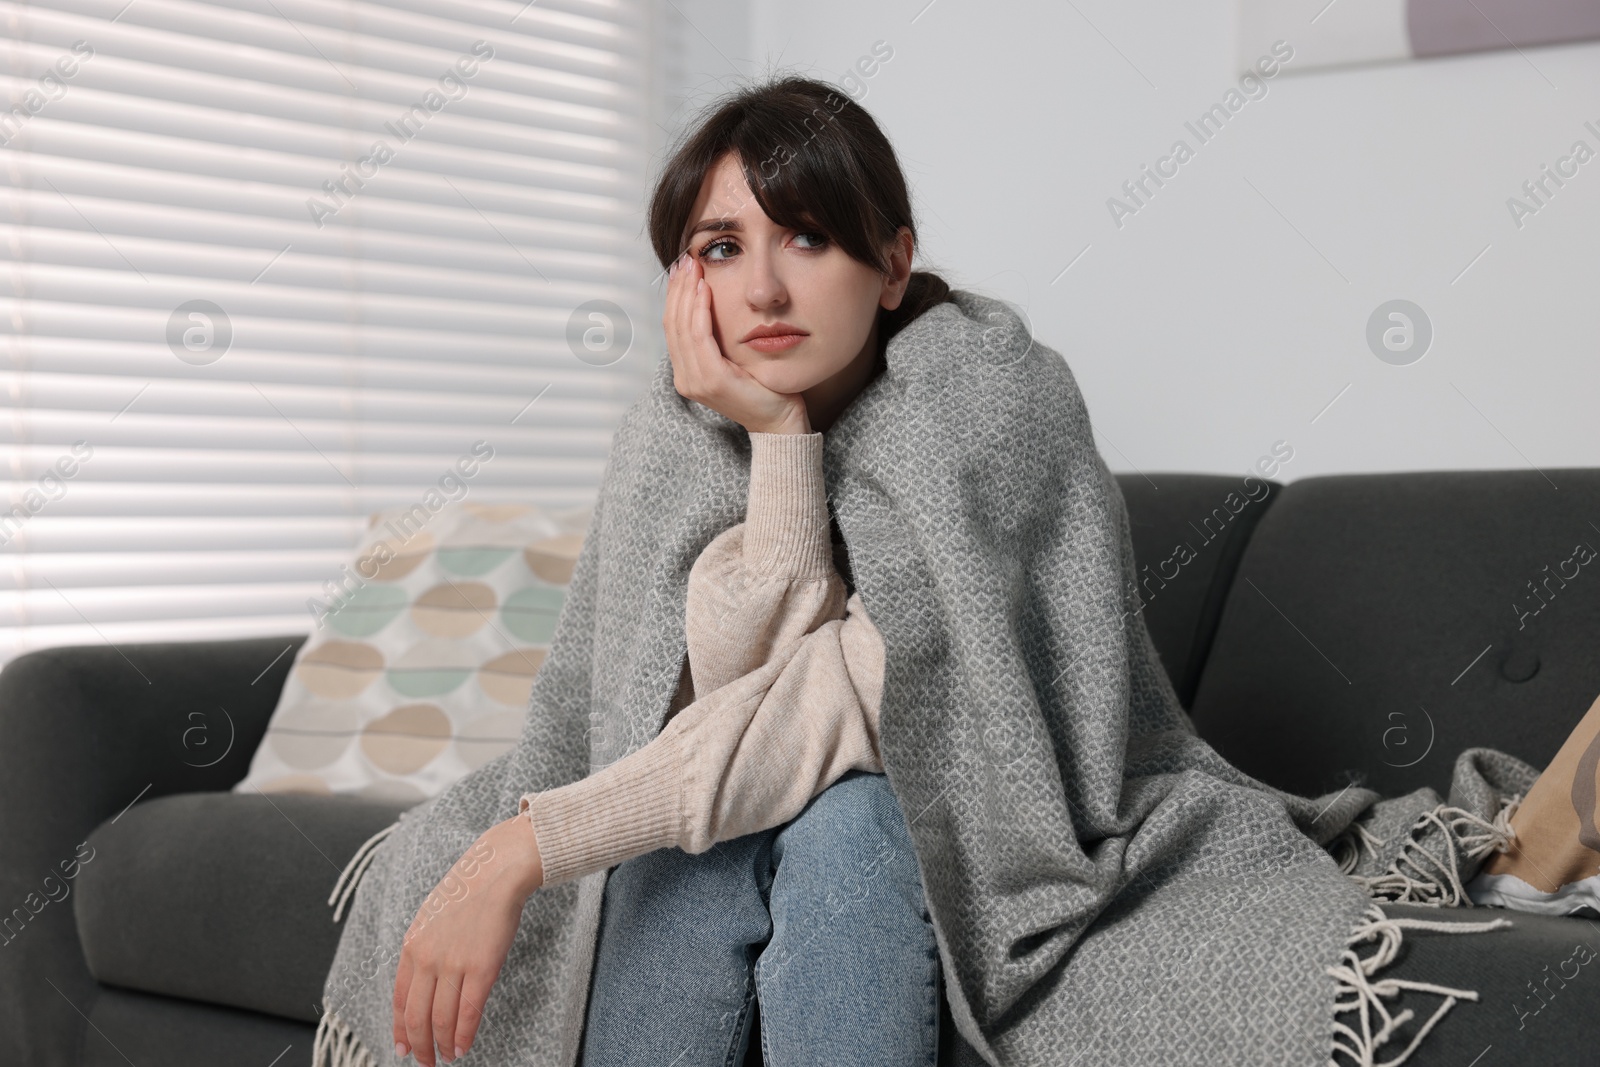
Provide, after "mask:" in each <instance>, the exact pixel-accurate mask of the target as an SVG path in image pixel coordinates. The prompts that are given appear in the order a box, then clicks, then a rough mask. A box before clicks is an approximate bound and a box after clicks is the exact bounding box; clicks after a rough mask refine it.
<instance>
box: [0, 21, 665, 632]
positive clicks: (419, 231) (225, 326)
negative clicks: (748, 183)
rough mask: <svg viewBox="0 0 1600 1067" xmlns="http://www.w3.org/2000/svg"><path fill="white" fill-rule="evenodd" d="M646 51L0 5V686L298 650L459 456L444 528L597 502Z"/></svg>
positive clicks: (639, 283)
mask: <svg viewBox="0 0 1600 1067" xmlns="http://www.w3.org/2000/svg"><path fill="white" fill-rule="evenodd" d="M648 23H649V14H648V10H647V9H646V0H609V2H608V0H538V2H537V3H524V2H523V0H373V2H342V0H207V2H199V0H134V2H133V3H131V4H130V3H127V2H126V0H52V2H51V4H50V5H49V7H48V8H40V7H33V6H30V5H27V4H22V3H15V2H10V0H0V26H3V27H4V31H5V36H6V40H5V43H4V45H3V46H0V107H3V108H5V109H8V110H4V111H3V112H0V198H3V202H4V210H3V211H0V253H3V255H4V257H5V263H4V268H3V269H0V323H3V325H0V330H3V331H4V356H3V362H0V416H3V417H0V456H3V457H4V460H5V471H4V474H5V477H6V479H7V481H6V486H7V494H6V497H5V499H4V501H3V503H0V606H3V609H4V610H3V612H0V662H3V661H4V660H7V659H10V658H13V657H14V656H16V655H17V654H19V653H21V652H24V651H27V650H29V649H33V648H39V647H43V646H47V645H59V644H80V643H85V644H86V643H103V642H111V643H113V644H117V645H120V644H123V643H128V642H137V641H150V640H185V639H193V638H218V637H235V636H245V635H252V634H287V633H307V632H310V631H311V630H312V629H313V627H314V622H313V619H312V616H311V614H310V613H309V612H308V610H307V608H306V603H307V601H308V600H309V599H310V598H313V597H319V596H321V595H322V594H323V583H324V582H325V581H329V580H336V579H337V578H338V577H339V570H340V565H341V564H342V563H344V562H346V561H347V560H348V559H349V558H350V555H351V552H352V550H353V546H354V544H355V543H356V541H357V539H358V538H359V536H360V535H361V532H362V530H363V529H364V528H365V526H366V522H367V516H368V515H369V514H371V513H372V512H374V511H377V510H380V509H383V508H390V507H398V506H410V505H413V504H416V503H419V502H421V501H422V499H423V496H424V494H425V493H426V492H427V491H428V490H429V488H430V487H435V486H437V485H438V483H439V481H440V479H441V478H442V477H445V476H446V475H447V474H448V473H449V472H450V471H451V470H452V468H453V466H454V464H455V463H456V461H457V460H458V459H459V458H462V457H470V456H471V454H472V450H473V446H474V443H475V442H478V441H484V442H487V443H488V444H489V446H491V447H492V448H493V450H494V454H493V458H492V459H490V460H488V461H486V462H480V465H479V467H478V470H477V473H476V474H474V475H473V476H472V477H470V478H466V479H462V481H463V482H464V483H465V485H466V490H465V493H466V499H469V500H478V501H482V502H507V501H516V502H528V503H537V504H540V505H544V506H549V507H554V508H572V507H582V506H586V505H588V504H590V503H592V501H593V499H594V491H595V488H596V486H597V484H598V481H599V477H600V472H601V470H602V468H603V465H604V461H605V456H606V451H607V449H608V448H609V445H610V441H611V434H612V431H613V429H614V427H615V426H616V423H617V421H618V419H619V418H620V417H621V414H622V412H623V410H624V409H625V407H626V405H627V404H628V403H629V402H630V401H631V400H632V399H633V397H635V396H637V395H638V392H639V389H640V388H641V387H642V385H643V382H644V379H645V377H646V376H647V374H648V367H649V365H650V363H651V362H652V361H653V358H654V353H653V351H651V348H652V347H653V346H652V345H651V344H650V342H649V337H650V331H641V332H640V336H639V337H637V338H636V339H635V340H634V341H633V342H632V344H631V347H630V348H629V349H628V350H627V353H626V355H624V356H621V358H617V356H618V355H620V353H621V349H620V347H619V348H617V349H615V350H614V351H613V352H611V353H609V354H608V353H605V352H601V353H599V354H595V353H592V352H588V351H585V352H584V354H583V358H580V356H579V354H578V353H577V352H576V351H575V348H574V345H573V344H572V343H571V342H569V339H568V338H569V335H570V334H571V329H570V328H569V323H570V322H572V321H574V320H575V319H577V320H578V321H581V322H582V323H585V324H587V323H588V322H589V321H590V320H589V319H588V317H587V315H586V314H584V315H581V316H580V315H579V310H580V306H581V305H584V304H586V303H587V302H589V301H595V300H600V301H609V302H610V303H611V304H612V305H615V306H616V307H619V308H621V309H622V312H623V313H624V315H625V316H626V318H625V319H623V320H619V327H621V329H620V330H619V333H618V334H617V336H620V337H626V336H627V329H626V326H625V325H624V324H628V323H631V324H638V323H641V322H642V321H644V319H645V317H646V316H645V304H644V295H645V294H646V292H647V290H648V287H647V285H646V284H645V283H646V282H647V281H648V279H649V277H650V275H651V273H653V272H652V271H651V268H650V266H649V265H648V262H647V256H646V255H645V249H644V246H643V241H642V237H641V229H642V227H641V205H640V190H641V189H642V188H643V184H644V170H645V166H646V160H647V158H648V156H649V153H650V151H651V149H652V147H653V145H654V143H655V142H654V140H653V139H652V138H651V137H648V136H647V133H646V131H647V127H649V126H650V122H649V120H648V116H649V114H650V112H649V110H648V108H649V101H648V100H647V96H648V93H649V89H650V85H649V76H648V74H647V72H648V71H649V70H650V62H649V60H650V56H649V55H648V54H647V53H648V50H649V46H650V42H649V40H648V39H647V37H646V36H645V34H646V33H647V32H648V31H647V30H646V29H644V28H642V27H645V26H647V25H648ZM430 93H433V94H435V95H433V96H431V97H430V95H429V94H430ZM380 141H381V142H383V145H384V146H385V150H384V151H381V152H375V151H374V148H375V146H376V144H377V143H378V142H380ZM196 301H203V302H207V305H208V306H202V307H200V308H199V310H200V311H201V312H202V314H203V315H204V316H206V317H202V318H192V317H189V316H188V314H187V312H188V310H189V309H188V307H187V306H188V305H190V304H191V303H193V302H196ZM210 305H214V306H215V307H216V308H220V309H221V312H222V314H221V315H220V316H218V315H215V314H212V313H210V311H209V306H210ZM186 329H187V330H190V331H192V332H190V333H189V335H188V336H189V339H190V341H191V342H193V343H194V344H196V345H198V346H199V347H197V348H194V349H191V348H188V347H186V346H185V345H184V343H183V339H184V331H185V330H186ZM224 337H226V338H227V344H226V348H225V350H224V349H223V347H222V345H221V344H220V340H221V339H222V338H224ZM219 352H220V353H221V354H220V355H218V354H217V353H219ZM69 469H70V471H71V474H70V476H65V475H66V472H67V471H68V470H69ZM52 471H54V472H55V473H52ZM460 496H461V494H460V492H459V491H457V492H456V493H455V497H456V498H457V499H460Z"/></svg>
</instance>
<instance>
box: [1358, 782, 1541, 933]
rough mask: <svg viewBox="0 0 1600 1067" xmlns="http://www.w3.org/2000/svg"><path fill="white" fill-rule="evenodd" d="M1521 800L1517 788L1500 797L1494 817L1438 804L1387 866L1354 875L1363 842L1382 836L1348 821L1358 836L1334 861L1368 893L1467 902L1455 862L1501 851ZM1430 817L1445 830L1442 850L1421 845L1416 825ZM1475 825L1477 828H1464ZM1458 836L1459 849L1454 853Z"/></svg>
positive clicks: (1398, 899)
mask: <svg viewBox="0 0 1600 1067" xmlns="http://www.w3.org/2000/svg"><path fill="white" fill-rule="evenodd" d="M1521 803H1522V794H1521V793H1518V794H1517V795H1515V796H1512V797H1508V798H1506V799H1505V800H1503V801H1501V803H1500V808H1499V810H1498V811H1496V812H1495V816H1494V819H1493V821H1487V820H1485V819H1483V818H1481V817H1479V816H1477V815H1474V814H1473V813H1472V812H1470V811H1467V810H1465V809H1464V808H1457V807H1452V806H1450V805H1448V804H1438V805H1435V806H1434V807H1433V808H1432V809H1430V810H1428V811H1425V812H1423V813H1422V814H1421V815H1420V816H1418V818H1417V821H1416V822H1414V823H1413V824H1412V825H1411V832H1410V834H1409V835H1408V836H1407V838H1406V840H1405V841H1404V842H1403V843H1402V844H1401V846H1400V854H1399V855H1398V856H1397V857H1395V860H1394V862H1393V863H1391V864H1389V869H1388V870H1387V871H1385V872H1384V873H1383V874H1379V875H1358V874H1354V873H1351V872H1353V871H1354V870H1355V866H1356V862H1357V860H1358V858H1359V856H1360V850H1361V848H1362V847H1363V846H1367V847H1372V846H1373V845H1374V844H1377V845H1381V844H1382V843H1383V842H1382V841H1380V840H1378V839H1377V838H1375V837H1374V836H1373V835H1372V833H1371V832H1370V831H1369V830H1367V828H1366V827H1364V826H1362V825H1360V824H1359V823H1353V824H1352V828H1353V829H1354V830H1355V831H1356V832H1357V833H1358V834H1359V835H1361V836H1360V840H1359V843H1358V844H1356V846H1355V849H1354V851H1353V852H1351V853H1348V854H1346V855H1345V856H1342V857H1341V858H1340V860H1339V867H1340V869H1341V870H1343V871H1344V872H1345V873H1346V874H1347V875H1349V877H1350V878H1351V879H1352V880H1353V881H1356V882H1359V883H1360V884H1361V885H1362V886H1363V887H1364V888H1365V889H1366V891H1367V895H1368V896H1370V897H1373V898H1375V899H1379V900H1387V901H1391V902H1394V903H1412V904H1429V905H1434V906H1450V907H1462V906H1466V907H1470V906H1472V905H1471V901H1470V900H1469V899H1468V897H1467V891H1466V887H1465V886H1463V885H1462V884H1461V876H1460V873H1459V863H1460V860H1461V859H1467V860H1473V859H1477V858H1478V857H1480V856H1485V855H1487V854H1488V853H1490V852H1504V851H1506V850H1507V849H1508V848H1510V847H1511V844H1512V842H1513V841H1515V840H1516V836H1517V832H1516V831H1515V830H1513V829H1512V827H1511V816H1512V815H1514V814H1515V813H1516V810H1517V806H1518V805H1519V804H1521ZM1429 823H1433V824H1434V825H1435V826H1438V827H1439V828H1440V829H1442V830H1444V831H1445V832H1444V834H1443V838H1444V846H1445V852H1446V855H1444V856H1442V857H1441V856H1439V855H1438V854H1437V853H1434V852H1432V851H1430V850H1429V849H1427V848H1424V847H1423V846H1422V844H1421V843H1420V842H1418V840H1417V833H1416V832H1417V831H1418V830H1420V829H1422V828H1423V827H1425V826H1426V825H1427V824H1429ZM1474 826H1476V827H1477V828H1478V831H1479V832H1477V833H1470V834H1469V833H1465V832H1464V831H1465V830H1467V829H1469V828H1472V827H1474ZM1457 842H1459V843H1460V847H1461V848H1462V850H1463V852H1464V855H1463V856H1461V857H1458V856H1457V853H1456V848H1457Z"/></svg>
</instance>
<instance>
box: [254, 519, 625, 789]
mask: <svg viewBox="0 0 1600 1067" xmlns="http://www.w3.org/2000/svg"><path fill="white" fill-rule="evenodd" d="M420 510H422V511H424V512H425V510H426V509H420ZM592 514H593V508H592V506H591V507H582V508H574V509H570V510H565V511H556V510H549V509H542V508H537V507H534V506H531V505H527V504H497V503H478V502H476V501H474V502H470V503H469V502H466V501H460V502H456V503H445V504H444V505H443V506H442V507H440V508H439V509H438V510H437V511H436V512H433V513H432V514H431V515H429V516H427V517H425V518H423V519H422V521H421V522H420V525H419V509H418V508H416V507H411V508H394V509H390V510H388V511H382V512H379V513H377V514H375V515H372V516H371V517H370V518H369V519H368V523H367V530H366V533H365V535H364V536H363V537H362V539H361V542H360V543H359V544H358V545H357V546H356V551H355V554H354V557H353V558H352V559H351V560H350V561H348V562H347V563H346V564H345V566H344V567H343V568H341V570H340V572H339V574H338V575H335V576H331V580H330V581H329V582H327V583H324V585H323V594H324V595H322V596H314V597H312V598H310V599H309V600H308V602H307V609H308V612H309V613H310V615H311V616H312V617H313V618H314V619H315V620H316V628H315V629H314V630H313V632H312V634H311V637H310V638H309V639H308V640H307V641H306V642H305V644H303V645H302V646H301V647H300V650H299V652H298V653H297V654H296V656H295V662H294V665H293V666H292V667H291V668H290V671H289V677H288V679H287V681H286V682H285V684H284V688H283V692H282V693H281V694H280V695H279V698H278V706H277V708H276V709H275V710H274V712H273V714H272V719H271V721H270V722H269V723H268V725H267V732H266V736H265V738H264V739H263V740H262V743H261V745H260V747H259V748H257V749H256V752H255V755H254V756H253V758H252V760H251V764H250V773H249V774H247V775H246V776H245V778H244V779H243V780H242V781H241V782H239V784H238V785H236V786H234V790H235V791H236V792H247V791H248V792H254V791H257V790H259V791H261V792H266V793H272V792H280V793H281V792H293V793H349V794H355V795H359V796H365V797H377V798H381V799H385V800H398V801H401V802H417V803H420V802H421V801H423V800H426V799H428V798H429V797H433V796H437V795H438V794H439V793H440V792H442V791H443V790H444V789H445V788H446V787H447V786H449V785H450V784H451V783H452V782H454V781H456V780H457V779H458V778H460V777H461V776H462V775H464V774H466V773H468V772H469V771H472V770H475V769H477V768H478V767H481V766H483V765H484V764H486V763H488V762H489V761H490V760H493V759H494V758H496V757H497V756H500V755H502V754H504V753H505V752H507V751H509V750H510V749H511V748H512V747H513V746H514V745H515V744H516V742H517V738H518V737H519V736H520V734H521V731H522V726H523V722H524V719H525V717H526V715H527V706H528V697H529V694H530V692H531V691H532V687H533V679H534V676H535V675H537V674H538V672H539V669H540V667H542V666H543V664H544V661H545V658H546V657H547V656H548V655H549V651H550V643H551V641H552V640H553V638H554V637H555V630H556V623H557V622H558V621H559V619H560V616H561V607H562V605H563V604H564V603H565V601H566V590H567V585H568V584H569V583H570V582H571V580H572V569H573V566H574V565H575V564H576V562H577V558H578V553H579V551H580V550H581V549H582V547H583V538H584V534H585V533H586V531H587V528H588V524H589V520H590V518H591V517H592Z"/></svg>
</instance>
